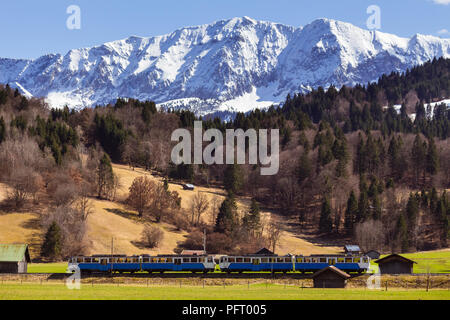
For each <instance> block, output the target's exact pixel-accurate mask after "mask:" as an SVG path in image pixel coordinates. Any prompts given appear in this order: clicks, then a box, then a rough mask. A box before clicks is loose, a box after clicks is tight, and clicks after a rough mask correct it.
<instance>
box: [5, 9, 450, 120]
mask: <svg viewBox="0 0 450 320" xmlns="http://www.w3.org/2000/svg"><path fill="white" fill-rule="evenodd" d="M441 56H444V57H447V58H450V39H440V38H437V37H433V36H424V35H419V34H417V35H415V36H413V37H412V38H411V39H406V38H400V37H397V36H395V35H391V34H386V33H381V32H378V31H368V30H364V29H361V28H358V27H355V26H353V25H351V24H349V23H344V22H339V21H335V20H329V19H319V20H315V21H313V22H312V23H310V24H308V25H306V26H305V27H299V28H295V27H290V26H285V25H282V24H278V23H272V22H265V21H255V20H253V19H250V18H248V17H244V18H234V19H230V20H223V21H218V22H215V23H212V24H209V25H201V26H197V27H188V28H183V29H180V30H177V31H175V32H173V33H171V34H168V35H164V36H158V37H150V38H142V37H135V36H132V37H130V38H128V39H124V40H119V41H113V42H109V43H105V44H103V45H100V46H97V47H92V48H83V49H76V50H71V51H69V52H68V53H67V54H65V55H60V54H49V55H45V56H42V57H40V58H38V59H36V60H15V59H0V83H14V84H15V85H16V87H19V88H20V89H21V90H22V91H24V92H27V93H28V94H31V95H33V96H36V97H46V99H47V101H48V102H49V104H50V105H51V106H53V107H62V106H63V105H65V104H67V105H69V106H70V107H85V106H93V105H96V104H106V103H109V102H114V101H115V99H116V98H118V97H132V98H137V99H141V100H154V101H156V102H157V103H158V104H160V105H161V106H164V107H175V108H190V109H191V110H193V111H195V112H196V113H197V114H207V113H211V112H215V111H248V110H250V109H253V108H255V107H260V108H261V107H267V106H269V105H271V104H273V103H279V102H281V101H283V100H284V99H285V97H286V95H287V93H292V92H305V91H308V90H310V89H311V88H315V87H318V86H323V87H328V86H329V85H331V84H333V85H335V86H336V87H338V88H339V87H341V86H342V85H344V84H345V85H354V84H356V83H367V82H368V81H373V80H376V79H377V78H378V77H379V76H380V75H382V74H383V73H390V72H391V71H405V70H406V69H407V68H410V67H412V66H414V65H418V64H421V63H424V62H425V61H427V60H430V59H432V58H434V57H441Z"/></svg>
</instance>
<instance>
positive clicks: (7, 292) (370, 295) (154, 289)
mask: <svg viewBox="0 0 450 320" xmlns="http://www.w3.org/2000/svg"><path fill="white" fill-rule="evenodd" d="M26 299H30V300H59V299H61V300H70V299H75V300H450V291H449V290H430V291H429V292H426V291H425V290H424V289H422V290H388V291H387V292H386V291H381V290H376V291H375V290H373V291H372V290H365V289H306V288H305V289H301V288H299V287H294V286H292V287H291V286H287V287H284V286H282V285H268V286H267V287H266V285H264V284H255V285H251V286H250V288H248V287H247V286H241V285H236V286H228V287H225V288H224V287H220V286H214V287H213V286H208V287H205V288H202V287H201V286H192V287H182V288H179V287H175V286H172V287H167V286H164V287H162V286H151V287H146V286H136V285H129V286H128V285H127V286H125V285H121V286H116V285H110V284H95V285H94V286H91V285H89V284H83V285H82V286H81V289H80V290H69V289H67V287H66V286H65V285H63V284H61V283H59V284H43V285H40V284H19V283H15V284H6V283H5V284H2V285H0V300H26Z"/></svg>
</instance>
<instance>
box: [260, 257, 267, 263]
mask: <svg viewBox="0 0 450 320" xmlns="http://www.w3.org/2000/svg"><path fill="white" fill-rule="evenodd" d="M261 262H262V263H269V258H261Z"/></svg>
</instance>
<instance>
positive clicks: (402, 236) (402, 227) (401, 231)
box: [397, 214, 409, 252]
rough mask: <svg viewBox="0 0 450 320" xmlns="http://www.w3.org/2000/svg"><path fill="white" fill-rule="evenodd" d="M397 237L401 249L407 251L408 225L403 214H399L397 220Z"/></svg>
mask: <svg viewBox="0 0 450 320" xmlns="http://www.w3.org/2000/svg"><path fill="white" fill-rule="evenodd" d="M397 239H398V241H399V243H400V247H401V251H402V252H407V251H408V245H409V241H408V225H407V223H406V219H405V216H404V215H403V214H401V215H400V217H399V218H398V221H397Z"/></svg>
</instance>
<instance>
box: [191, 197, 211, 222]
mask: <svg viewBox="0 0 450 320" xmlns="http://www.w3.org/2000/svg"><path fill="white" fill-rule="evenodd" d="M208 207H209V201H208V197H207V196H206V195H205V194H204V193H201V192H200V191H197V193H196V194H195V195H194V197H193V198H192V200H191V223H192V224H194V225H196V226H197V225H198V224H199V223H200V218H201V216H202V215H203V214H204V213H205V212H206V210H208Z"/></svg>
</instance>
